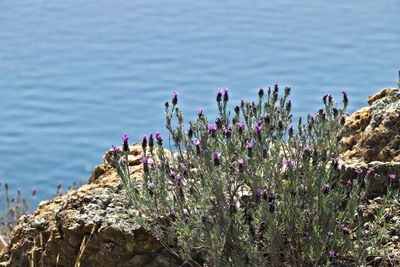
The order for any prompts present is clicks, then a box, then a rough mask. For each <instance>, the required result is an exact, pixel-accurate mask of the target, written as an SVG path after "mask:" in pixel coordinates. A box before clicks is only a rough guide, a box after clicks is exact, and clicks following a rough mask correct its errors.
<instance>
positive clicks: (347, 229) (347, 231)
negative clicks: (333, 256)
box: [343, 227, 350, 235]
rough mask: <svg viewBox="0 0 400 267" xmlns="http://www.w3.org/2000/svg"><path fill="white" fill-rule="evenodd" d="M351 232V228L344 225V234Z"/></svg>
mask: <svg viewBox="0 0 400 267" xmlns="http://www.w3.org/2000/svg"><path fill="white" fill-rule="evenodd" d="M349 233H350V232H349V228H347V227H343V234H345V235H348V234H349Z"/></svg>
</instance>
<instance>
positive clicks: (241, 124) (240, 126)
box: [236, 122, 244, 135]
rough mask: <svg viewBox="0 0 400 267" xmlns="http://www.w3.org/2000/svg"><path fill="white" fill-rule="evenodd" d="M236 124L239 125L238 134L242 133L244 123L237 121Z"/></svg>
mask: <svg viewBox="0 0 400 267" xmlns="http://www.w3.org/2000/svg"><path fill="white" fill-rule="evenodd" d="M236 126H237V127H239V134H240V135H241V134H242V133H243V128H244V124H243V123H240V122H238V123H236Z"/></svg>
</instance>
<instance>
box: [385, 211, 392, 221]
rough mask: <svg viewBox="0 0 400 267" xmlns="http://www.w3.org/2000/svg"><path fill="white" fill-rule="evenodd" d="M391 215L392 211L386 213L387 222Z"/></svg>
mask: <svg viewBox="0 0 400 267" xmlns="http://www.w3.org/2000/svg"><path fill="white" fill-rule="evenodd" d="M391 215H392V214H391V213H390V211H387V212H385V220H386V221H388V220H389V219H390V216H391Z"/></svg>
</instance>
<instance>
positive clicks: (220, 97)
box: [217, 88, 224, 103]
mask: <svg viewBox="0 0 400 267" xmlns="http://www.w3.org/2000/svg"><path fill="white" fill-rule="evenodd" d="M223 91H224V90H223V89H222V88H218V94H217V102H218V103H219V102H221V99H222V92H223Z"/></svg>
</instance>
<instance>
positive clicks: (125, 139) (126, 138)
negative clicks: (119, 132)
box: [122, 134, 129, 142]
mask: <svg viewBox="0 0 400 267" xmlns="http://www.w3.org/2000/svg"><path fill="white" fill-rule="evenodd" d="M128 140H129V136H128V135H127V134H125V135H124V136H123V137H122V141H124V142H125V141H128Z"/></svg>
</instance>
